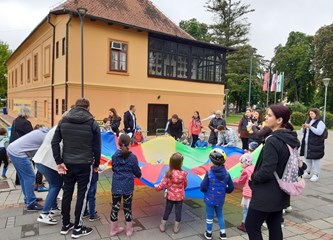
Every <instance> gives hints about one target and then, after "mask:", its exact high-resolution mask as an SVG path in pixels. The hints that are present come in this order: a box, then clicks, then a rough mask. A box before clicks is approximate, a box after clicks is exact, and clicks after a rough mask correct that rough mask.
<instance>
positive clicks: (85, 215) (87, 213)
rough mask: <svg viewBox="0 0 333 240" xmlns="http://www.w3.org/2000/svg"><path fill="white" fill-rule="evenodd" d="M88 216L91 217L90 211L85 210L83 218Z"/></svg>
mask: <svg viewBox="0 0 333 240" xmlns="http://www.w3.org/2000/svg"><path fill="white" fill-rule="evenodd" d="M87 217H89V212H88V211H85V212H84V214H83V217H82V218H83V219H85V218H87Z"/></svg>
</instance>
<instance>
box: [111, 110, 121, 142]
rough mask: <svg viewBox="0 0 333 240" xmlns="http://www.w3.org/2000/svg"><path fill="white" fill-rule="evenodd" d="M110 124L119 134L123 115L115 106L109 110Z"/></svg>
mask: <svg viewBox="0 0 333 240" xmlns="http://www.w3.org/2000/svg"><path fill="white" fill-rule="evenodd" d="M109 118H110V126H111V129H112V131H113V132H114V133H115V134H116V135H117V137H118V136H119V126H120V122H121V117H119V115H118V113H117V111H116V109H115V108H110V110H109Z"/></svg>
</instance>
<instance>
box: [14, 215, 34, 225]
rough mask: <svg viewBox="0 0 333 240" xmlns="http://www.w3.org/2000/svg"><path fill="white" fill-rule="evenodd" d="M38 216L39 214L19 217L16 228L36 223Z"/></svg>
mask: <svg viewBox="0 0 333 240" xmlns="http://www.w3.org/2000/svg"><path fill="white" fill-rule="evenodd" d="M38 216H39V214H38V212H35V213H33V214H28V215H22V216H17V217H16V218H15V226H22V225H25V224H32V223H36V222H37V218H38Z"/></svg>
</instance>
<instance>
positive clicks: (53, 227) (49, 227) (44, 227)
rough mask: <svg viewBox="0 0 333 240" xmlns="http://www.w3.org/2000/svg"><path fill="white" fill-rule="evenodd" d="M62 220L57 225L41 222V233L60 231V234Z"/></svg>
mask: <svg viewBox="0 0 333 240" xmlns="http://www.w3.org/2000/svg"><path fill="white" fill-rule="evenodd" d="M60 229H61V221H60V222H59V221H58V224H57V225H48V224H44V223H39V235H46V234H52V233H58V234H59V235H60Z"/></svg>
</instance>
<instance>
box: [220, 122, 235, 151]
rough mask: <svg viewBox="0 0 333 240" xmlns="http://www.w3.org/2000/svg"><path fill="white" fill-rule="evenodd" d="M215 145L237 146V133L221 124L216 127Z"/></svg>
mask: <svg viewBox="0 0 333 240" xmlns="http://www.w3.org/2000/svg"><path fill="white" fill-rule="evenodd" d="M217 130H218V135H217V144H216V145H217V146H223V147H237V141H238V138H237V134H236V132H235V131H234V130H232V129H231V128H227V127H225V126H223V125H219V126H218V127H217Z"/></svg>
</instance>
